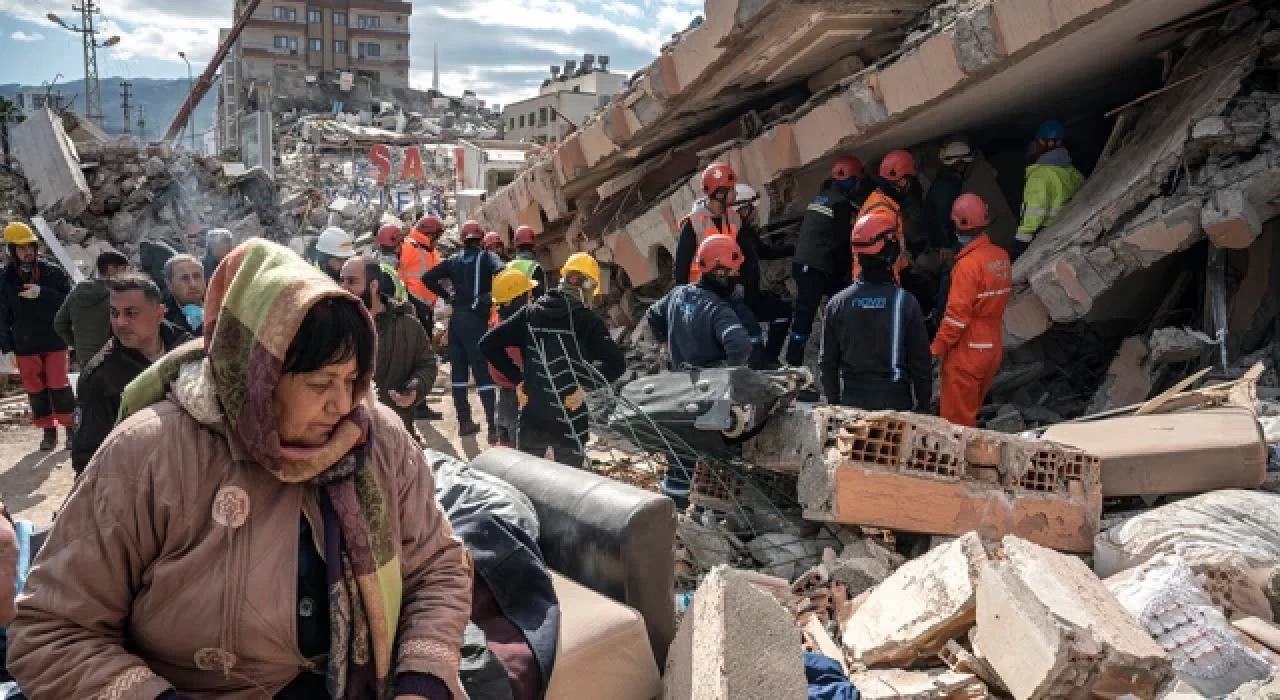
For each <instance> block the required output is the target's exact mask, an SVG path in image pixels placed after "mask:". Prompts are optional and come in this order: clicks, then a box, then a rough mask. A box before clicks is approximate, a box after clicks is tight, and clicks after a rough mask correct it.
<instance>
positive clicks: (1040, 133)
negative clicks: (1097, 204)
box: [1013, 120, 1084, 260]
mask: <svg viewBox="0 0 1280 700" xmlns="http://www.w3.org/2000/svg"><path fill="white" fill-rule="evenodd" d="M1066 138H1067V130H1066V129H1065V128H1063V126H1062V124H1061V123H1060V122H1057V121H1052V120H1050V121H1047V122H1045V123H1043V124H1041V125H1040V128H1039V129H1038V130H1036V138H1035V141H1032V142H1031V155H1032V157H1034V158H1035V162H1034V163H1032V164H1031V165H1028V166H1027V180H1026V185H1025V186H1024V187H1023V190H1022V221H1021V222H1020V223H1019V224H1018V234H1017V236H1016V237H1015V243H1014V251H1013V259H1014V260H1017V259H1018V258H1020V257H1022V254H1023V253H1025V252H1027V248H1028V247H1029V246H1030V245H1031V241H1033V240H1035V237H1036V234H1037V233H1039V232H1040V231H1042V230H1044V229H1046V228H1048V227H1049V226H1052V225H1053V222H1054V221H1056V220H1057V218H1058V214H1059V213H1061V212H1062V207H1064V206H1066V204H1067V202H1069V201H1071V198H1072V197H1074V196H1075V195H1076V192H1079V191H1080V188H1081V187H1082V186H1083V185H1084V175H1083V174H1081V173H1080V171H1079V170H1077V169H1076V166H1075V165H1072V162H1071V153H1070V152H1069V151H1067V147H1066Z"/></svg>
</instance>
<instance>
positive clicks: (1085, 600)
mask: <svg viewBox="0 0 1280 700" xmlns="http://www.w3.org/2000/svg"><path fill="white" fill-rule="evenodd" d="M1002 544H1003V549H1004V558H1003V560H992V561H990V562H988V563H986V564H984V565H983V568H982V572H981V575H980V576H979V579H978V591H977V601H978V612H977V630H976V632H975V633H974V638H973V642H974V647H975V649H977V650H978V652H979V653H980V654H981V655H982V656H983V657H985V658H986V659H987V660H988V661H989V662H990V664H991V666H992V668H993V669H994V670H995V672H996V673H997V674H998V675H999V676H1000V680H1001V681H1002V683H1003V684H1004V685H1005V687H1007V688H1008V689H1009V691H1010V692H1011V693H1012V695H1013V697H1014V698H1016V700H1033V699H1035V700H1039V699H1040V698H1060V697H1082V698H1084V697H1112V698H1116V697H1121V696H1126V695H1131V696H1133V697H1139V698H1151V697H1155V696H1156V691H1157V689H1159V688H1160V687H1162V686H1163V685H1164V684H1165V682H1166V681H1168V680H1169V679H1170V677H1171V676H1172V675H1173V666H1172V662H1171V661H1170V660H1169V656H1168V655H1167V654H1166V653H1165V651H1164V650H1163V649H1161V648H1160V646H1159V645H1158V644H1156V643H1155V641H1153V640H1152V639H1151V637H1149V636H1147V633H1146V632H1145V631H1143V630H1142V628H1141V627H1139V626H1138V624H1137V623H1136V622H1134V620H1133V618H1132V617H1131V616H1130V615H1129V614H1128V613H1127V612H1126V611H1125V609H1124V608H1123V607H1122V606H1121V605H1120V602H1119V601H1118V600H1116V598H1115V596H1113V595H1111V593H1110V592H1108V591H1107V588H1106V587H1105V586H1104V585H1103V584H1102V582H1101V581H1099V580H1098V578H1097V577H1096V576H1094V574H1093V572H1092V571H1090V570H1089V568H1088V567H1087V566H1085V564H1084V562H1082V561H1080V560H1079V559H1077V558H1076V557H1072V556H1068V555H1064V554H1059V553H1057V552H1054V551H1052V550H1050V549H1046V548H1044V547H1040V546H1038V545H1035V544H1032V543H1030V542H1026V541H1023V540H1020V539H1018V538H1016V537H1006V538H1004V540H1003V543H1002Z"/></svg>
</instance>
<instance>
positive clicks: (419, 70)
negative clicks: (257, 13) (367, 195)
mask: <svg viewBox="0 0 1280 700" xmlns="http://www.w3.org/2000/svg"><path fill="white" fill-rule="evenodd" d="M264 2H265V3H268V4H269V3H270V0H264ZM72 4H73V3H72V2H71V1H70V0H0V35H2V36H3V37H4V38H5V39H7V41H2V42H0V83H24V84H28V85H39V84H41V83H43V82H45V81H52V80H53V79H54V78H55V76H57V74H58V73H61V74H62V75H63V79H75V78H80V77H83V73H84V67H83V61H82V55H81V49H80V38H79V36H78V35H76V34H73V33H71V32H68V31H67V30H65V29H62V28H60V27H58V26H56V25H54V24H53V23H52V22H50V21H49V20H48V19H46V17H45V15H46V14H48V13H56V14H60V15H61V16H62V18H63V19H64V20H67V21H68V22H73V21H75V22H78V20H79V17H78V15H79V13H74V12H71V5H72ZM98 4H99V6H100V7H101V8H102V10H103V22H102V25H104V26H105V29H106V30H107V32H108V34H106V35H104V37H105V36H108V35H110V34H118V35H119V36H120V37H121V41H120V44H119V45H118V46H116V47H114V48H110V49H104V50H100V51H99V52H98V56H99V58H98V63H99V66H98V71H99V74H100V75H101V76H102V77H104V78H105V77H108V76H117V75H118V76H121V77H125V78H175V77H186V66H185V64H183V62H182V59H181V58H179V57H178V52H179V51H186V52H187V55H188V56H189V57H191V58H192V61H193V63H194V64H195V65H194V66H193V67H194V69H195V70H196V71H197V72H198V71H199V70H201V69H203V67H204V62H205V61H207V60H208V57H209V56H210V55H211V54H212V53H213V51H214V49H215V48H216V47H217V40H218V28H219V27H225V26H229V25H230V23H231V4H232V0H98ZM413 5H414V12H413V24H412V30H413V40H412V42H411V46H412V49H413V57H412V58H413V64H412V76H411V80H410V82H411V84H412V86H413V87H415V88H423V89H425V88H428V87H430V86H431V49H432V45H433V43H435V42H438V43H439V45H440V82H441V89H442V90H444V91H445V92H446V93H449V94H454V95H456V94H460V93H461V92H462V90H463V89H472V90H475V91H476V93H477V94H478V95H479V97H480V98H481V99H483V100H487V101H488V102H490V103H494V102H496V103H499V104H506V103H508V102H511V101H514V100H517V99H522V98H525V97H530V96H532V95H533V94H535V93H536V90H537V86H538V84H539V83H540V82H541V81H542V79H543V78H544V77H547V76H548V75H549V73H548V67H549V66H550V65H552V64H560V63H563V62H564V60H565V59H569V58H573V59H581V57H582V54H584V53H593V54H596V55H601V54H604V55H608V56H609V57H610V58H611V68H615V69H617V70H620V71H625V72H630V71H632V70H635V69H637V68H639V67H641V66H644V65H646V64H648V63H649V62H650V61H651V60H653V57H654V56H655V55H656V54H657V51H658V47H659V46H661V45H662V43H663V41H665V40H666V39H667V38H669V37H670V35H671V33H672V32H674V31H678V30H680V29H683V28H684V27H686V26H688V24H689V21H690V20H691V19H692V18H693V17H694V15H695V14H697V13H699V12H700V11H701V9H702V5H703V3H702V0H413ZM104 97H105V96H104Z"/></svg>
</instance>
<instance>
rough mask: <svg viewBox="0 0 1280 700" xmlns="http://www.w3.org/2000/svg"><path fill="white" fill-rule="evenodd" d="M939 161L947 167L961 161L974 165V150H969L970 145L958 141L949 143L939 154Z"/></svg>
mask: <svg viewBox="0 0 1280 700" xmlns="http://www.w3.org/2000/svg"><path fill="white" fill-rule="evenodd" d="M938 159H939V160H941V161H942V162H943V164H945V165H952V164H955V163H959V162H961V161H964V162H965V163H972V162H973V150H972V149H970V148H969V144H967V143H965V142H964V141H961V140H959V139H956V140H954V141H949V142H947V145H945V146H943V147H942V151H941V152H940V153H939V154H938Z"/></svg>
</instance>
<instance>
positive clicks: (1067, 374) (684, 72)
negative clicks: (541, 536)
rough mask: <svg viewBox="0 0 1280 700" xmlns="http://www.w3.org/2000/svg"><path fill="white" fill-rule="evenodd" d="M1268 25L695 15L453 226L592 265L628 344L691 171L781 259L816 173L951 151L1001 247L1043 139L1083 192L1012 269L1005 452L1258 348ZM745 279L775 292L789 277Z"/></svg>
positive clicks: (786, 13) (1270, 143) (786, 10)
mask: <svg viewBox="0 0 1280 700" xmlns="http://www.w3.org/2000/svg"><path fill="white" fill-rule="evenodd" d="M1275 15H1276V12H1275V10H1267V11H1265V12H1264V11H1263V10H1261V9H1258V8H1256V7H1254V6H1252V5H1249V4H1243V3H1234V4H1232V5H1230V6H1225V7H1218V6H1216V5H1215V3H1212V2H1209V1H1208V0H1178V1H1176V2H1168V1H1160V0H1112V1H1109V2H1108V1H1103V0H1097V1H1090V2H1080V3H1067V4H1063V3H1057V2H1050V1H1049V0H1032V1H1030V2H1012V1H1011V0H968V1H961V0H952V1H949V2H940V3H928V2H923V1H922V2H914V3H911V2H908V3H893V4H887V3H877V2H850V3H829V2H799V3H795V2H792V3H783V2H769V1H766V2H751V3H747V2H709V3H707V7H706V21H705V22H703V23H702V24H701V25H699V26H696V27H694V28H692V29H690V30H688V31H687V32H685V33H684V34H682V35H680V36H679V37H678V38H677V40H676V41H675V42H674V43H673V44H671V45H669V46H668V47H666V48H664V51H663V53H662V55H660V56H659V57H658V59H657V60H655V61H654V62H653V63H652V64H651V65H649V66H648V67H647V68H645V69H643V70H641V71H639V72H638V73H637V74H636V75H635V76H634V78H633V80H632V81H631V85H630V87H629V88H628V89H627V90H626V91H624V92H622V93H621V94H619V95H618V96H616V97H615V98H614V99H613V100H612V101H611V102H610V103H609V105H608V106H606V107H605V108H603V109H602V110H601V111H599V112H597V113H596V115H595V116H594V118H592V119H591V120H590V121H588V122H587V123H586V124H584V125H583V127H582V128H581V129H580V130H579V131H578V132H577V133H575V134H572V135H570V136H569V137H567V138H566V139H564V141H563V142H562V143H561V144H560V145H559V146H558V147H557V148H555V149H554V151H553V152H547V153H545V154H543V155H542V156H541V157H539V158H536V159H534V160H533V162H532V164H531V165H530V167H528V169H526V170H525V171H523V172H522V173H520V174H519V175H518V176H517V177H516V179H515V181H514V182H512V183H511V184H510V185H508V186H507V187H505V188H503V189H502V190H500V191H498V192H497V193H496V194H494V195H493V196H491V197H489V199H488V202H487V203H486V205H485V206H484V207H483V208H482V209H481V210H480V212H479V214H478V218H479V220H480V221H481V223H482V224H484V225H485V227H486V228H488V229H492V230H497V231H499V232H502V233H504V235H506V236H508V238H509V237H510V235H511V234H512V232H513V231H514V229H515V228H516V227H518V226H521V225H528V226H531V227H533V228H534V230H535V231H536V232H537V234H538V241H539V246H540V253H541V254H542V255H543V256H544V257H545V258H546V261H547V262H549V263H552V264H555V263H558V262H560V261H562V260H563V259H564V258H565V257H567V255H568V254H570V253H571V252H574V251H578V250H586V251H590V252H593V253H594V254H596V255H597V256H598V257H599V258H600V259H601V260H602V261H604V262H606V263H609V265H608V268H609V270H610V272H611V275H610V280H609V284H608V288H607V289H606V291H612V292H613V294H614V296H613V297H611V298H612V299H621V303H620V304H619V305H618V306H617V307H616V308H612V309H610V310H609V315H610V317H611V319H612V320H613V321H615V322H617V323H620V325H627V324H634V323H636V322H637V321H638V320H639V317H640V314H639V311H640V310H641V309H640V308H639V306H640V305H641V304H643V302H644V301H645V300H646V299H651V298H653V297H654V296H656V294H655V293H656V292H658V291H660V290H661V289H662V288H663V287H664V286H665V285H667V284H669V283H670V267H671V260H672V257H673V250H674V245H675V238H676V232H677V230H678V222H679V221H680V219H681V218H682V217H683V216H685V215H686V214H687V213H688V212H689V210H690V207H691V206H692V204H693V202H694V201H695V200H696V199H697V198H698V194H697V193H698V186H697V181H696V177H697V175H698V173H699V172H700V170H701V168H702V167H705V165H707V164H708V163H710V162H712V161H720V162H725V163H728V164H729V165H731V166H733V167H734V168H735V170H736V171H737V172H738V173H739V176H740V178H741V180H742V181H743V182H745V183H747V184H750V185H752V186H753V187H754V188H755V189H756V190H757V191H758V192H759V193H760V202H759V203H758V210H759V212H760V219H761V222H760V223H761V226H762V229H763V233H764V234H765V235H766V236H772V237H775V238H776V239H777V240H783V241H785V240H786V239H787V238H788V237H791V236H794V234H795V231H796V229H797V225H798V221H799V218H800V216H801V214H802V213H803V210H804V208H805V206H806V205H807V203H808V202H809V201H810V199H811V198H812V197H813V196H814V195H815V194H816V193H817V192H818V190H819V189H820V187H821V185H822V182H823V180H824V179H825V178H826V176H827V173H828V170H829V167H830V164H831V162H832V161H833V160H834V158H835V157H836V156H837V155H838V154H842V153H851V154H854V155H857V156H859V157H861V158H862V159H863V160H864V161H865V162H868V163H873V162H875V160H876V159H877V158H879V157H880V156H881V155H883V154H884V153H885V152H887V151H888V150H890V149H893V148H908V149H909V150H911V151H912V152H913V154H914V155H915V156H916V159H917V162H918V163H920V164H921V168H922V174H923V179H924V180H925V184H926V185H927V184H928V181H929V180H930V179H931V177H932V173H933V172H936V169H937V167H938V166H939V162H938V157H937V154H938V150H939V147H940V146H941V145H942V143H943V142H944V141H945V140H946V139H948V138H950V137H954V136H962V137H964V138H965V139H966V140H967V141H968V142H969V143H970V145H971V146H972V147H973V148H974V150H975V151H977V152H979V153H980V154H981V157H980V159H979V160H978V161H977V165H978V166H979V168H978V170H979V173H980V174H979V175H978V176H977V177H980V178H981V179H982V180H983V182H981V183H970V185H969V186H972V187H974V188H975V189H980V191H981V193H982V194H983V195H984V196H985V197H987V198H988V199H991V200H994V201H993V202H992V209H993V211H994V212H996V218H997V220H996V221H995V223H994V224H993V229H992V236H993V238H994V239H995V241H996V242H997V243H998V244H1001V245H1004V246H1010V245H1011V243H1012V236H1013V232H1014V228H1015V227H1016V224H1017V221H1016V214H1015V212H1018V211H1019V210H1020V208H1021V207H1020V205H1021V196H1022V178H1023V167H1024V165H1025V163H1026V160H1025V158H1026V150H1025V149H1026V145H1027V143H1028V142H1029V141H1030V138H1031V135H1032V134H1033V133H1034V130H1035V127H1036V125H1037V124H1038V123H1039V122H1040V121H1042V120H1044V119H1048V118H1055V119H1059V120H1061V121H1062V122H1064V123H1065V124H1066V125H1067V130H1068V146H1069V148H1070V150H1071V152H1072V155H1073V157H1074V159H1075V162H1076V164H1077V166H1078V167H1079V168H1080V169H1081V170H1082V171H1084V172H1085V173H1086V174H1087V175H1088V180H1087V182H1086V184H1085V186H1084V188H1083V189H1082V190H1081V191H1080V192H1079V193H1078V194H1077V195H1076V196H1075V198H1074V199H1073V200H1072V201H1071V202H1070V203H1069V204H1068V205H1067V206H1066V207H1065V208H1064V210H1063V211H1062V212H1061V214H1060V216H1059V217H1058V219H1057V221H1056V223H1055V224H1054V225H1052V226H1051V227H1049V228H1048V229H1046V230H1044V231H1042V232H1041V233H1040V234H1039V235H1038V236H1037V237H1036V240H1035V241H1034V243H1033V244H1032V245H1031V247H1030V249H1029V250H1028V251H1027V253H1026V254H1025V255H1023V256H1022V257H1021V258H1019V259H1018V260H1017V263H1016V265H1015V267H1014V275H1015V295H1014V298H1013V301H1012V303H1011V304H1010V307H1009V310H1008V312H1007V314H1006V318H1005V331H1006V332H1005V335H1006V348H1007V350H1006V367H1005V371H1004V372H1003V373H1002V376H1001V377H1000V378H999V379H997V381H996V384H995V386H994V387H993V391H992V395H993V405H992V406H990V407H988V409H986V411H985V413H984V418H986V419H989V420H990V421H991V422H992V423H993V424H995V425H998V426H1003V427H1004V428H1007V429H1010V430H1017V429H1021V428H1023V427H1027V426H1029V425H1037V424H1049V423H1053V422H1056V421H1058V420H1061V419H1062V418H1064V417H1072V416H1076V415H1080V414H1083V413H1086V412H1093V411H1100V410H1105V409H1108V408H1113V407H1118V406H1123V405H1126V404H1128V403H1133V402H1136V401H1140V400H1142V399H1144V398H1146V397H1147V396H1149V395H1150V394H1152V393H1153V392H1155V391H1156V390H1158V389H1162V388H1165V387H1167V386H1168V385H1169V384H1171V383H1172V382H1173V381H1176V380H1177V379H1181V377H1182V375H1181V374H1180V372H1179V371H1180V370H1182V369H1184V368H1186V367H1187V366H1188V362H1189V361H1191V360H1195V361H1198V360H1200V359H1201V358H1202V357H1204V358H1206V359H1208V358H1210V357H1212V358H1213V359H1214V360H1215V361H1216V364H1217V365H1218V371H1219V373H1220V374H1231V373H1233V372H1234V373H1235V374H1236V375H1238V374H1239V373H1241V372H1243V370H1244V369H1245V368H1247V367H1248V366H1249V364H1251V362H1252V361H1253V360H1255V359H1257V358H1258V355H1257V353H1259V352H1262V353H1264V354H1265V353H1266V352H1268V350H1267V349H1268V348H1269V347H1271V341H1272V340H1273V338H1274V320H1275V316H1276V314H1277V312H1278V311H1280V308H1277V305H1278V304H1280V302H1277V301H1276V297H1275V295H1274V294H1270V293H1268V290H1269V289H1271V288H1273V287H1272V285H1271V281H1272V276H1273V275H1274V274H1275V273H1274V272H1273V266H1272V265H1271V262H1272V260H1273V259H1274V257H1275V255H1274V251H1273V248H1272V246H1273V243H1272V242H1271V239H1272V238H1273V236H1270V235H1268V232H1269V230H1270V228H1272V227H1273V226H1270V225H1269V223H1268V222H1270V221H1271V219H1272V218H1273V216H1274V215H1275V214H1276V213H1277V211H1276V210H1275V207H1276V204H1275V203H1274V201H1273V200H1272V192H1274V189H1275V185H1276V184H1277V183H1276V180H1277V179H1278V178H1280V169H1278V168H1277V167H1276V164H1275V158H1276V155H1275V152H1276V148H1277V145H1280V142H1278V141H1277V139H1276V136H1275V133H1276V132H1275V130H1276V129H1277V128H1278V127H1280V107H1277V106H1276V105H1277V101H1278V100H1280V86H1277V84H1276V77H1275V73H1274V71H1273V68H1274V65H1275V61H1276V60H1277V59H1276V55H1277V49H1280V47H1277V46H1276V41H1277V35H1276V34H1275V33H1274V32H1273V31H1271V28H1272V26H1273V23H1274V22H1273V20H1275V19H1277V17H1276V16H1275ZM764 265H765V282H766V284H772V285H773V286H775V287H779V288H785V286H786V284H787V279H788V277H789V269H790V267H789V262H787V261H782V262H767V263H765V264H764ZM637 291H638V292H639V293H638V294H636V292H637ZM1273 380H1274V377H1266V378H1264V380H1263V382H1262V383H1263V385H1264V386H1270V385H1272V384H1273V383H1274V382H1273ZM1006 404H1008V405H1006ZM997 418H999V419H1000V420H996V419H997Z"/></svg>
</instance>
